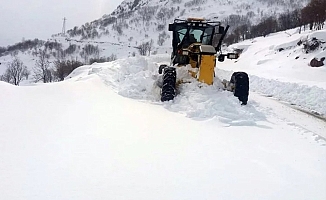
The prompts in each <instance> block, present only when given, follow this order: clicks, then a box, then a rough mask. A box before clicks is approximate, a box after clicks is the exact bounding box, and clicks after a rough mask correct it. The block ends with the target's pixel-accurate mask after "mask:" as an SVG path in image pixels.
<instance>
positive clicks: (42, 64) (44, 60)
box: [33, 49, 53, 83]
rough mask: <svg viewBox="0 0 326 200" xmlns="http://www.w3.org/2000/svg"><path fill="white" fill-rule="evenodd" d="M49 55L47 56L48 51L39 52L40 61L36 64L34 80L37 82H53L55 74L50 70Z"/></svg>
mask: <svg viewBox="0 0 326 200" xmlns="http://www.w3.org/2000/svg"><path fill="white" fill-rule="evenodd" d="M49 57H50V56H49V55H48V54H47V50H46V49H43V50H41V49H40V50H39V51H38V60H36V62H35V67H34V69H33V70H34V79H35V82H39V81H43V83H48V82H52V80H53V73H52V71H51V69H50V61H49Z"/></svg>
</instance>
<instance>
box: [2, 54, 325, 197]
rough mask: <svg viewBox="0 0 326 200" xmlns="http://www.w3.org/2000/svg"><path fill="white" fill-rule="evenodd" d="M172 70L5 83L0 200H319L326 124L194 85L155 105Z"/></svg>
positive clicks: (121, 63)
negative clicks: (163, 76) (161, 81)
mask: <svg viewBox="0 0 326 200" xmlns="http://www.w3.org/2000/svg"><path fill="white" fill-rule="evenodd" d="M168 60H169V56H168V55H162V56H161V55H158V56H153V57H148V58H146V57H136V58H127V59H122V60H117V61H114V62H110V63H104V64H93V65H90V66H83V67H80V68H78V69H76V70H75V71H74V72H73V73H72V74H71V75H70V76H69V77H68V78H67V80H65V81H63V82H60V83H52V84H41V85H37V86H26V87H15V86H12V85H9V84H6V83H3V82H0V89H1V91H2V98H0V109H1V111H2V112H1V113H0V123H1V124H0V138H1V140H0V147H1V151H0V159H1V161H2V162H1V164H0V178H1V180H2V181H1V183H0V192H1V194H2V198H4V199H69V200H70V199H78V200H80V199H317V200H318V199H320V200H322V199H325V197H326V192H325V190H324V188H325V187H326V181H325V180H326V174H325V167H326V159H325V158H326V149H325V145H326V142H325V140H324V139H322V138H321V137H319V136H318V135H317V134H322V133H323V131H324V130H325V123H324V122H319V121H318V120H316V119H314V120H310V118H309V116H307V115H305V114H302V113H300V112H297V111H295V110H293V109H291V108H288V107H286V106H284V105H282V104H279V103H277V102H275V101H273V100H270V99H268V98H266V97H260V96H257V95H256V94H255V93H253V94H251V96H250V101H249V104H248V106H241V105H240V104H239V102H238V100H237V99H236V98H235V97H233V96H232V94H231V93H229V92H226V91H222V90H219V89H218V87H217V85H214V86H203V87H202V88H198V87H197V85H198V84H197V83H196V82H193V83H190V84H186V85H184V86H183V87H182V88H181V89H180V94H179V96H177V98H176V99H175V101H174V102H166V103H161V102H159V101H157V95H158V94H157V93H155V88H156V87H155V84H154V80H155V77H153V71H156V66H157V65H158V64H159V63H164V62H167V61H168ZM221 74H222V71H221ZM153 84H154V85H153ZM316 98H317V96H316ZM294 116H295V117H294ZM301 121H305V122H308V124H307V126H303V124H298V123H299V122H301Z"/></svg>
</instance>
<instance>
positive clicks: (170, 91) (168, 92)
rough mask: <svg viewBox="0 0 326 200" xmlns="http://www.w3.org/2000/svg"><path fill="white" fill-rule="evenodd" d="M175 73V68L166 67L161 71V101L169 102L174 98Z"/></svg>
mask: <svg viewBox="0 0 326 200" xmlns="http://www.w3.org/2000/svg"><path fill="white" fill-rule="evenodd" d="M176 78H177V73H176V71H175V68H173V67H166V68H165V69H164V71H163V84H162V91H161V101H170V100H173V99H174V97H175V91H176V89H175V85H176Z"/></svg>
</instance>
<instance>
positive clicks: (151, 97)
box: [70, 55, 326, 125]
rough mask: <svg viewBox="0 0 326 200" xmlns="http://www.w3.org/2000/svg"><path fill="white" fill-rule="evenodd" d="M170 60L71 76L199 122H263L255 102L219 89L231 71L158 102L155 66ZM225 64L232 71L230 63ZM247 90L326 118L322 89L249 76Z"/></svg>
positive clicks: (97, 67) (125, 62)
mask: <svg viewBox="0 0 326 200" xmlns="http://www.w3.org/2000/svg"><path fill="white" fill-rule="evenodd" d="M169 59H170V58H169V56H168V55H156V56H151V57H134V58H126V59H120V60H116V61H113V62H109V63H104V64H93V65H90V66H84V67H81V68H79V69H77V70H75V71H74V72H73V73H72V74H71V75H70V77H75V78H76V77H78V76H79V74H80V73H85V75H86V74H97V75H99V76H100V77H101V78H102V79H103V81H104V82H105V83H106V84H107V85H108V86H110V87H112V88H113V89H114V90H115V91H116V92H117V93H118V94H120V95H122V96H124V97H128V98H133V99H137V100H140V101H149V102H151V103H159V104H162V105H163V106H164V107H165V108H167V109H168V110H171V111H175V112H180V113H183V114H185V115H186V116H188V117H191V118H194V119H198V120H200V119H208V118H213V117H218V118H219V119H220V120H221V121H223V122H225V123H227V124H233V125H235V124H238V125H240V124H241V125H248V124H255V123H256V122H258V121H261V120H264V119H265V116H264V115H263V114H262V113H260V112H259V111H258V110H257V109H256V103H257V102H255V101H250V96H249V105H248V106H241V105H240V104H239V102H238V99H237V98H235V97H234V96H233V94H232V93H230V92H227V91H224V90H222V89H220V84H219V83H220V79H219V78H221V79H222V78H226V79H229V77H230V76H231V72H230V71H225V70H219V69H216V74H217V77H216V78H215V79H216V80H215V83H214V85H212V86H207V85H203V84H200V83H198V82H197V81H195V80H194V79H192V81H191V82H190V83H186V84H182V85H181V86H180V87H179V89H178V95H177V96H176V98H175V99H174V100H173V102H164V103H161V102H160V88H158V87H157V85H156V80H157V79H158V66H159V65H160V64H162V63H165V64H167V63H169ZM226 63H227V64H229V67H230V69H232V63H231V62H226ZM219 66H220V64H219V63H218V67H219ZM244 71H246V70H244ZM85 75H83V76H81V77H84V76H85ZM271 75H272V73H271ZM189 80H191V79H189ZM250 88H251V91H256V92H259V93H262V94H265V95H272V96H274V97H276V98H279V99H281V100H284V101H287V102H290V103H292V104H296V105H299V106H301V107H302V108H304V109H307V110H314V111H316V112H318V113H320V114H323V115H326V105H325V102H326V101H325V99H326V90H325V89H322V88H318V87H310V86H305V85H301V84H298V83H289V82H279V81H276V80H271V79H266V78H263V77H259V76H255V75H251V76H250Z"/></svg>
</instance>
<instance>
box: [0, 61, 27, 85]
mask: <svg viewBox="0 0 326 200" xmlns="http://www.w3.org/2000/svg"><path fill="white" fill-rule="evenodd" d="M26 74H29V72H28V70H27V67H26V66H25V65H24V64H23V62H21V61H20V60H19V59H18V58H17V57H15V58H14V60H13V61H12V62H11V63H9V64H8V67H7V69H6V71H5V73H4V74H3V75H2V76H1V78H0V79H1V80H2V81H6V82H8V83H11V84H14V85H19V83H20V82H21V81H22V80H23V78H24V77H26Z"/></svg>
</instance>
